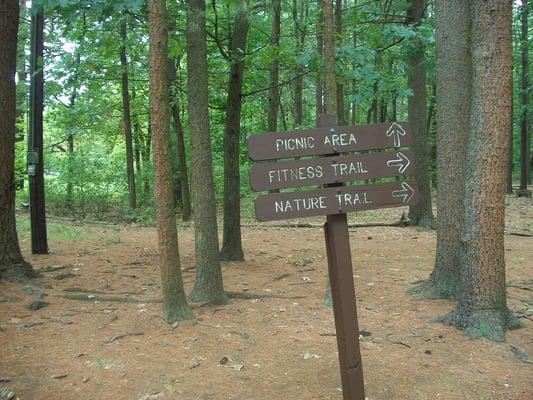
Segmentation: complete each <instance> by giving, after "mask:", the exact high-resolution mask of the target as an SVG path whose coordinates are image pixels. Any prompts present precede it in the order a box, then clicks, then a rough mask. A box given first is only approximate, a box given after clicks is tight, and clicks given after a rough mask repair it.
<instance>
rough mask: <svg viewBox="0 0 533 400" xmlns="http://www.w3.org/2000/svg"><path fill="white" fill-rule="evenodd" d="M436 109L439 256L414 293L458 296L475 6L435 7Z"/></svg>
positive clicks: (449, 3) (441, 1)
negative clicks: (471, 19) (425, 278)
mask: <svg viewBox="0 0 533 400" xmlns="http://www.w3.org/2000/svg"><path fill="white" fill-rule="evenodd" d="M435 6H436V8H435V27H436V29H435V32H436V67H435V72H436V107H437V113H436V117H437V207H438V210H437V221H436V222H437V224H436V225H437V252H436V256H435V266H434V269H433V272H432V273H431V275H430V276H429V279H428V280H427V281H426V282H424V283H423V284H422V285H420V286H419V287H415V288H414V289H413V293H414V294H416V295H417V296H418V297H421V298H424V297H427V298H456V297H457V296H458V293H459V283H460V271H461V266H462V264H463V259H462V257H461V247H460V240H461V228H462V226H463V217H464V216H463V214H464V205H463V199H464V176H465V173H466V167H465V164H466V147H467V144H468V135H469V131H470V82H471V63H470V57H471V56H470V6H469V5H468V2H465V1H464V0H453V1H444V0H439V1H436V3H435Z"/></svg>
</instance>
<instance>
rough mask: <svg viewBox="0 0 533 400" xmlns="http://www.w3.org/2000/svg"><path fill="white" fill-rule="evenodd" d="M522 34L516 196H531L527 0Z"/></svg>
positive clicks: (524, 8) (525, 1)
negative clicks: (518, 178)
mask: <svg viewBox="0 0 533 400" xmlns="http://www.w3.org/2000/svg"><path fill="white" fill-rule="evenodd" d="M521 9H522V35H521V40H520V47H521V51H522V62H521V64H522V74H521V80H520V82H521V88H520V106H521V107H520V110H521V113H520V188H519V189H518V192H517V195H518V197H531V191H529V190H528V189H527V184H528V181H529V140H528V134H529V132H528V112H527V108H528V90H529V89H530V88H529V46H528V39H529V38H528V16H529V7H528V2H527V0H522V7H521Z"/></svg>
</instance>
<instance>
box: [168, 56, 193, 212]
mask: <svg viewBox="0 0 533 400" xmlns="http://www.w3.org/2000/svg"><path fill="white" fill-rule="evenodd" d="M169 65H170V72H171V74H170V77H171V78H170V79H172V81H174V82H175V81H176V67H175V64H174V62H173V61H172V60H169ZM178 102H179V99H178V96H177V95H176V93H175V92H174V93H172V91H171V102H170V103H171V105H170V109H171V110H172V121H173V123H174V130H175V131H176V144H177V148H178V168H179V181H180V192H181V206H182V210H181V212H182V216H181V219H182V220H183V221H189V220H190V219H191V195H190V191H189V174H188V173H187V154H186V153H185V138H184V136H185V135H184V132H183V124H182V123H181V117H180V108H179V103H178Z"/></svg>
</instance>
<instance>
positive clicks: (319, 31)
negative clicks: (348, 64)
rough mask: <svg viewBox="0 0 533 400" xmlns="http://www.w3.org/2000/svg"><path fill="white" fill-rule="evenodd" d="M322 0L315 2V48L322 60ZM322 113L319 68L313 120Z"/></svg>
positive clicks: (322, 104)
mask: <svg viewBox="0 0 533 400" xmlns="http://www.w3.org/2000/svg"><path fill="white" fill-rule="evenodd" d="M322 3H323V0H317V7H318V13H319V14H318V18H317V21H316V47H317V52H318V58H319V59H322V58H323V57H322V56H323V53H324V34H323V31H322V30H323V26H324V24H323V23H322V21H323V19H324V16H323V15H322V7H323V5H322ZM323 112H324V84H323V82H322V74H321V72H320V68H319V70H318V71H317V73H316V80H315V118H316V120H317V121H318V117H319V116H320V114H322V113H323Z"/></svg>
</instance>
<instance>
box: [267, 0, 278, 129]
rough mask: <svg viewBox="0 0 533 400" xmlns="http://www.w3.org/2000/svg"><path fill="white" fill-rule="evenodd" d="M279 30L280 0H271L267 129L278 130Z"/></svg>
mask: <svg viewBox="0 0 533 400" xmlns="http://www.w3.org/2000/svg"><path fill="white" fill-rule="evenodd" d="M280 31H281V0H272V32H271V33H272V39H271V40H272V47H273V51H274V59H273V60H272V62H271V63H270V65H269V67H268V71H269V75H270V78H269V80H270V83H269V90H268V130H269V132H274V131H277V130H278V110H279V87H278V85H279V35H280Z"/></svg>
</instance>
